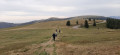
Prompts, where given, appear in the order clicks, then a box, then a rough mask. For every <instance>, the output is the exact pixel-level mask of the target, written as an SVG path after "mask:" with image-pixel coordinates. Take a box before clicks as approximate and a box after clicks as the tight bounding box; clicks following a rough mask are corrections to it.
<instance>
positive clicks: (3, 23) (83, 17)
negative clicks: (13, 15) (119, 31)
mask: <svg viewBox="0 0 120 55" xmlns="http://www.w3.org/2000/svg"><path fill="white" fill-rule="evenodd" d="M88 18H92V19H99V20H106V19H107V18H108V17H104V16H95V15H86V16H76V17H69V18H56V17H51V18H48V19H45V20H34V21H30V22H26V23H21V24H14V23H7V22H0V28H9V27H14V26H20V25H28V24H33V23H36V22H48V21H60V20H71V19H88Z"/></svg>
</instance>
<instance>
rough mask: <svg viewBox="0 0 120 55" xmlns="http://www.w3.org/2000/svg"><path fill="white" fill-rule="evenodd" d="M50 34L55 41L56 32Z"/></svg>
mask: <svg viewBox="0 0 120 55" xmlns="http://www.w3.org/2000/svg"><path fill="white" fill-rule="evenodd" d="M52 36H53V40H54V41H55V37H56V34H55V33H53V35H52Z"/></svg>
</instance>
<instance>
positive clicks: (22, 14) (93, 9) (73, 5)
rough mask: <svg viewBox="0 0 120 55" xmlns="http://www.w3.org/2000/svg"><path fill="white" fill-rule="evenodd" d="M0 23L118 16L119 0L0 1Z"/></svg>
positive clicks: (119, 9) (119, 12)
mask: <svg viewBox="0 0 120 55" xmlns="http://www.w3.org/2000/svg"><path fill="white" fill-rule="evenodd" d="M0 7H1V9H0V21H5V22H14V23H21V22H27V21H31V20H38V19H46V18H49V17H51V16H55V17H71V16H79V15H102V16H120V0H0Z"/></svg>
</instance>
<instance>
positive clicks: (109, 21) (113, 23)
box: [106, 18, 120, 29]
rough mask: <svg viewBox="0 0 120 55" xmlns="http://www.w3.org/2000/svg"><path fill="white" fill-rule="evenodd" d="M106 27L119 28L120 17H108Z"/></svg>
mask: <svg viewBox="0 0 120 55" xmlns="http://www.w3.org/2000/svg"><path fill="white" fill-rule="evenodd" d="M106 26H107V28H111V29H120V19H113V18H108V19H107V20H106Z"/></svg>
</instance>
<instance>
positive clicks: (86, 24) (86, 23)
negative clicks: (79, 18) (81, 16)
mask: <svg viewBox="0 0 120 55" xmlns="http://www.w3.org/2000/svg"><path fill="white" fill-rule="evenodd" d="M84 27H85V28H89V25H88V21H87V20H85V24H84Z"/></svg>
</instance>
